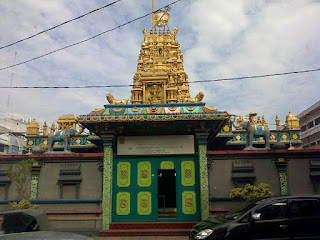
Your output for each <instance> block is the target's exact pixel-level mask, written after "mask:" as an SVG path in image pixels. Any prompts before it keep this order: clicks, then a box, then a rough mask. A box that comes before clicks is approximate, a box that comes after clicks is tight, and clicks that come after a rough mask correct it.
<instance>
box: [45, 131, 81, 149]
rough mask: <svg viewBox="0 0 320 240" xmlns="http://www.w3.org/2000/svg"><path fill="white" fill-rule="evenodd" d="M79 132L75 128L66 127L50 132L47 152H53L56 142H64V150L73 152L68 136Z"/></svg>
mask: <svg viewBox="0 0 320 240" xmlns="http://www.w3.org/2000/svg"><path fill="white" fill-rule="evenodd" d="M77 133H78V131H77V130H76V129H74V128H66V129H65V130H57V131H54V132H52V133H50V134H49V135H48V152H47V153H52V152H53V145H54V143H55V142H63V143H64V150H63V152H71V150H70V145H69V142H68V138H69V137H73V136H75V135H76V134H77ZM59 152H60V151H59Z"/></svg>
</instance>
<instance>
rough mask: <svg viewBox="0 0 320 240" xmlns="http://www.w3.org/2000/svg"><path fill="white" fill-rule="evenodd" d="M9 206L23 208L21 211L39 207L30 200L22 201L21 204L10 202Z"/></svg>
mask: <svg viewBox="0 0 320 240" xmlns="http://www.w3.org/2000/svg"><path fill="white" fill-rule="evenodd" d="M9 205H10V206H11V207H13V208H21V209H29V208H32V209H36V208H38V207H39V205H37V204H32V203H31V202H30V201H29V200H26V199H22V200H21V201H20V202H10V203H9Z"/></svg>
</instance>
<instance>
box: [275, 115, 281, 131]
mask: <svg viewBox="0 0 320 240" xmlns="http://www.w3.org/2000/svg"><path fill="white" fill-rule="evenodd" d="M275 121H276V129H277V130H280V120H279V118H278V115H276V120H275Z"/></svg>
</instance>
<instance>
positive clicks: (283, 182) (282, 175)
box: [275, 158, 288, 195]
mask: <svg viewBox="0 0 320 240" xmlns="http://www.w3.org/2000/svg"><path fill="white" fill-rule="evenodd" d="M275 164H276V167H277V169H278V174H279V182H280V195H288V183H287V174H286V170H287V161H286V160H285V159H284V158H277V159H276V160H275Z"/></svg>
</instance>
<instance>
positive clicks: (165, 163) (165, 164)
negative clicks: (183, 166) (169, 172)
mask: <svg viewBox="0 0 320 240" xmlns="http://www.w3.org/2000/svg"><path fill="white" fill-rule="evenodd" d="M160 169H174V162H172V161H162V162H161V164H160Z"/></svg>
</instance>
